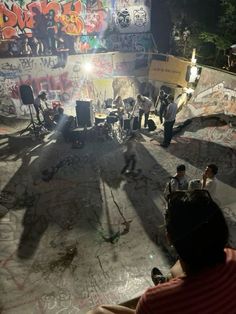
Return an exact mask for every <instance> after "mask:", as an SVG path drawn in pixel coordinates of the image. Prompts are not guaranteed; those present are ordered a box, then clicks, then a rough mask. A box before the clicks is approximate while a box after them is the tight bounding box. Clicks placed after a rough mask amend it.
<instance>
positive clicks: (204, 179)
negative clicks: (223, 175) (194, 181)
mask: <svg viewBox="0 0 236 314" xmlns="http://www.w3.org/2000/svg"><path fill="white" fill-rule="evenodd" d="M202 179H203V181H206V179H207V173H206V171H205V172H204V173H203V175H202Z"/></svg>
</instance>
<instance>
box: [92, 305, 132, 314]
mask: <svg viewBox="0 0 236 314" xmlns="http://www.w3.org/2000/svg"><path fill="white" fill-rule="evenodd" d="M87 314H135V310H132V309H129V308H128V307H125V306H121V305H100V306H99V307H97V308H95V309H93V310H91V311H89V312H87Z"/></svg>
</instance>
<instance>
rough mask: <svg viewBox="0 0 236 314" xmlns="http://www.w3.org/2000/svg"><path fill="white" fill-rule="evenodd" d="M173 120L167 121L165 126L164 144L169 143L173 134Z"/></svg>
mask: <svg viewBox="0 0 236 314" xmlns="http://www.w3.org/2000/svg"><path fill="white" fill-rule="evenodd" d="M174 123H175V121H171V122H168V126H167V137H166V144H167V145H170V142H171V139H172V136H173V126H174Z"/></svg>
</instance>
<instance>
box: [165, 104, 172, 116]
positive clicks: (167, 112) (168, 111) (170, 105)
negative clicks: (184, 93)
mask: <svg viewBox="0 0 236 314" xmlns="http://www.w3.org/2000/svg"><path fill="white" fill-rule="evenodd" d="M172 110H173V109H172V104H169V105H168V106H167V108H166V111H165V113H164V118H165V120H168V119H169V118H170V116H171V113H172Z"/></svg>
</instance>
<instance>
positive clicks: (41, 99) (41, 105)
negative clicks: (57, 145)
mask: <svg viewBox="0 0 236 314" xmlns="http://www.w3.org/2000/svg"><path fill="white" fill-rule="evenodd" d="M34 108H35V111H36V117H37V120H38V122H39V123H40V124H41V123H42V122H41V120H40V116H39V114H40V112H41V114H42V115H43V116H44V110H46V109H49V108H48V104H47V94H46V92H44V91H41V92H40V93H39V94H38V96H37V97H36V98H35V100H34Z"/></svg>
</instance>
